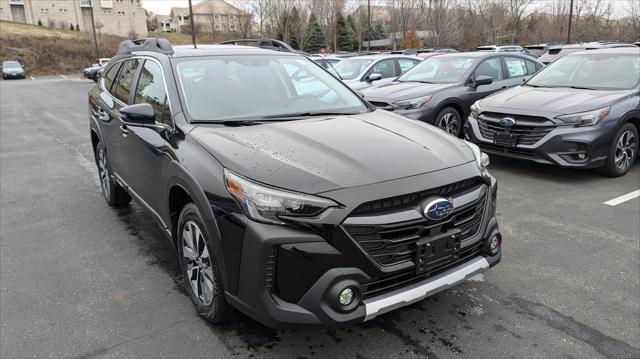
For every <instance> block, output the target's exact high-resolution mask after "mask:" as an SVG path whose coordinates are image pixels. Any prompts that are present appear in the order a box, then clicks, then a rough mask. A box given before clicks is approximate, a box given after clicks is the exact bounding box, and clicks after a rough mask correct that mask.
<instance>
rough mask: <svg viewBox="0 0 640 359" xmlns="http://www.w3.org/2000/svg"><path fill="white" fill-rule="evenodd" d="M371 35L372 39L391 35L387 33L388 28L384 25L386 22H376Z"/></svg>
mask: <svg viewBox="0 0 640 359" xmlns="http://www.w3.org/2000/svg"><path fill="white" fill-rule="evenodd" d="M371 37H372V40H380V39H386V38H388V37H389V34H387V29H386V28H385V27H384V24H383V23H382V22H380V21H378V22H376V24H375V25H374V27H373V31H372V32H371Z"/></svg>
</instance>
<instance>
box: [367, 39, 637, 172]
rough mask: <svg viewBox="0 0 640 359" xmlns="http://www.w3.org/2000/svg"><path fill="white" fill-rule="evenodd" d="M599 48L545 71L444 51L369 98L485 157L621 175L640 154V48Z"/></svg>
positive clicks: (502, 56) (510, 57)
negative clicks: (465, 143) (474, 148)
mask: <svg viewBox="0 0 640 359" xmlns="http://www.w3.org/2000/svg"><path fill="white" fill-rule="evenodd" d="M600 45H602V44H600ZM602 48H603V49H601V50H597V51H596V50H591V51H580V49H578V50H576V51H573V53H570V54H568V55H567V56H564V57H562V58H560V59H559V60H557V61H555V62H553V63H552V64H551V65H549V66H548V67H544V68H543V66H544V65H543V64H542V63H541V62H539V61H537V60H535V59H533V58H531V57H529V56H526V55H522V54H519V53H517V52H502V51H496V52H488V51H487V52H471V53H457V54H445V55H440V56H437V57H432V58H429V59H427V60H424V61H423V62H422V63H420V64H418V65H416V66H415V67H414V68H412V69H410V70H409V71H407V72H406V73H405V74H403V75H402V76H400V77H398V78H396V79H394V80H392V81H389V82H388V83H386V84H382V85H376V86H373V87H371V88H369V89H367V90H365V91H364V92H363V97H364V98H365V99H366V100H367V101H369V102H370V103H371V104H373V105H374V106H376V107H378V108H380V109H384V110H387V111H392V112H394V113H397V114H401V115H403V116H406V117H409V118H412V119H416V120H419V121H422V122H426V123H429V124H432V125H434V126H436V127H438V128H440V129H442V130H444V131H447V132H448V133H450V134H452V135H454V136H461V135H463V136H464V138H466V139H467V140H470V141H472V142H474V143H476V144H477V145H479V146H480V148H481V149H483V150H484V151H485V152H487V153H492V154H496V155H501V156H507V157H513V158H518V159H524V160H529V161H534V162H539V163H545V164H554V165H558V166H562V167H570V168H599V169H601V170H602V172H604V173H605V174H607V175H609V176H621V175H624V174H625V173H626V172H627V171H628V170H629V169H630V167H631V165H632V164H633V162H634V161H635V158H636V156H637V151H638V129H639V128H640V49H638V48H637V47H630V48H629V47H622V46H607V45H602ZM568 49H571V50H573V48H572V47H569V48H568ZM467 119H468V121H467ZM463 129H464V132H463Z"/></svg>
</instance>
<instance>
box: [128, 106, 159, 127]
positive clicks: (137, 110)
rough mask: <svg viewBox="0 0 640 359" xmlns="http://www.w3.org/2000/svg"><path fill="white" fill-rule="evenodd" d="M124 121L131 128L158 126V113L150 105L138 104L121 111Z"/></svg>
mask: <svg viewBox="0 0 640 359" xmlns="http://www.w3.org/2000/svg"><path fill="white" fill-rule="evenodd" d="M120 113H121V114H122V121H123V122H125V123H126V124H127V125H130V126H145V125H155V124H156V113H155V112H154V111H153V106H151V104H148V103H138V104H135V105H130V106H125V107H123V108H121V109H120Z"/></svg>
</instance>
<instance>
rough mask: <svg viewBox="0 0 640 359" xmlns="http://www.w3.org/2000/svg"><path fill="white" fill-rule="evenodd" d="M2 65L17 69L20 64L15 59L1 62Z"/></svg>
mask: <svg viewBox="0 0 640 359" xmlns="http://www.w3.org/2000/svg"><path fill="white" fill-rule="evenodd" d="M2 67H4V68H7V69H19V68H20V64H19V63H17V62H15V61H8V62H5V63H3V64H2Z"/></svg>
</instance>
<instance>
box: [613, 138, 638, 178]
mask: <svg viewBox="0 0 640 359" xmlns="http://www.w3.org/2000/svg"><path fill="white" fill-rule="evenodd" d="M636 149H637V142H636V136H635V134H634V133H633V132H632V131H625V132H624V133H622V135H621V136H620V138H619V139H618V142H617V143H616V155H615V158H614V160H615V163H616V166H618V168H620V169H621V170H626V169H627V168H629V166H631V162H632V161H633V159H634V155H635V152H636Z"/></svg>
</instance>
